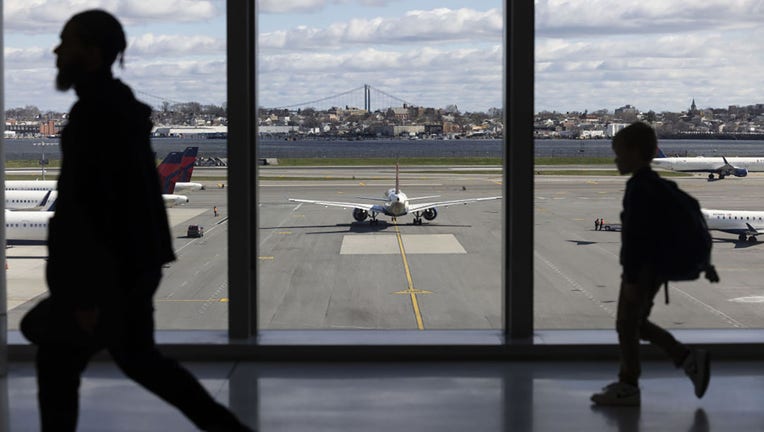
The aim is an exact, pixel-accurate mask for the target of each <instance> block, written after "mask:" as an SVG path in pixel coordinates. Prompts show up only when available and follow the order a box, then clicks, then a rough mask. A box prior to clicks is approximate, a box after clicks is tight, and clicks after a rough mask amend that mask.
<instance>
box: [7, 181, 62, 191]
mask: <svg viewBox="0 0 764 432" xmlns="http://www.w3.org/2000/svg"><path fill="white" fill-rule="evenodd" d="M57 185H58V180H6V181H5V190H6V191H12V190H17V191H21V190H25V191H49V190H55V189H56V186H57Z"/></svg>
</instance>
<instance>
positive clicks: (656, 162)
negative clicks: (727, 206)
mask: <svg viewBox="0 0 764 432" xmlns="http://www.w3.org/2000/svg"><path fill="white" fill-rule="evenodd" d="M726 159H727V162H728V163H729V164H730V165H733V166H734V167H735V168H742V169H745V170H746V171H751V172H757V171H764V158H761V157H728V158H726ZM652 165H653V166H654V167H659V168H665V169H670V170H672V171H681V172H709V173H713V172H717V171H718V169H719V167H721V166H723V165H725V163H724V159H723V158H721V157H703V156H697V157H665V158H655V159H653V162H652Z"/></svg>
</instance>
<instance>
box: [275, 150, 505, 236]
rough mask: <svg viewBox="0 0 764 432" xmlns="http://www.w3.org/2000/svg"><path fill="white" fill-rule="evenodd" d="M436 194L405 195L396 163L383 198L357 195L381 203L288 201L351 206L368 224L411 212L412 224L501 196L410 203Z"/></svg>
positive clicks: (356, 217)
mask: <svg viewBox="0 0 764 432" xmlns="http://www.w3.org/2000/svg"><path fill="white" fill-rule="evenodd" d="M438 196H439V195H433V196H423V197H416V198H409V197H408V196H406V194H405V193H403V192H402V191H401V189H400V177H399V167H398V164H395V187H394V188H391V189H388V190H387V191H386V192H385V194H384V198H367V197H357V198H360V199H367V200H373V201H382V204H371V203H349V202H338V201H321V200H307V199H297V198H289V201H293V202H300V203H307V204H318V205H322V206H325V207H342V208H352V209H353V218H354V219H355V220H357V221H358V222H363V221H365V220H366V218H368V217H370V218H371V219H370V220H369V223H370V224H376V223H377V215H378V214H383V215H386V216H391V217H392V218H393V220H396V218H397V217H399V216H405V215H407V214H409V213H411V214H413V215H414V225H421V224H422V218H425V219H427V220H428V221H431V220H433V219H435V218H436V217H437V216H438V209H437V208H438V207H449V206H453V205H457V204H464V205H466V204H470V203H474V202H479V201H489V200H497V199H501V198H502V197H500V196H492V197H485V198H466V199H459V200H451V201H437V202H429V203H422V204H413V203H411V201H414V200H421V199H427V198H437V197H438Z"/></svg>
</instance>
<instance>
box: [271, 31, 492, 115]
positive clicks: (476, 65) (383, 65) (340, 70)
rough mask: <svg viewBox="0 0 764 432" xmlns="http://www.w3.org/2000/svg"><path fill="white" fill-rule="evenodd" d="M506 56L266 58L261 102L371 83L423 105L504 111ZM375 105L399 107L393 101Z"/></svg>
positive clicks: (486, 52) (472, 52)
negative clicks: (503, 78) (502, 104)
mask: <svg viewBox="0 0 764 432" xmlns="http://www.w3.org/2000/svg"><path fill="white" fill-rule="evenodd" d="M502 55H503V51H502V48H501V46H500V45H496V46H491V47H487V48H451V49H435V48H431V47H415V48H411V49H409V50H406V51H391V50H380V49H377V48H366V49H362V50H358V51H353V52H344V53H338V54H329V53H322V52H315V53H285V54H270V55H262V56H260V57H259V58H258V80H259V83H260V89H259V91H258V98H259V101H258V103H259V104H260V105H262V106H268V107H277V106H286V105H290V104H297V103H303V102H308V101H311V100H317V99H321V98H324V97H330V96H332V95H338V94H340V93H344V92H346V91H348V90H350V89H353V88H356V87H360V86H362V85H363V84H364V83H368V84H371V85H372V86H375V87H377V88H380V89H382V90H383V91H385V92H388V93H389V94H390V95H394V96H395V97H397V98H400V99H403V100H406V101H407V102H409V103H412V104H415V105H419V106H427V107H445V105H447V104H450V103H454V104H457V105H458V106H459V107H460V108H462V109H464V110H471V111H484V110H486V109H488V108H491V107H498V106H501V98H502V95H503V92H502V87H501V86H502V61H501V59H502ZM285 71H288V73H285ZM377 101H378V102H379V103H383V104H384V103H387V104H392V105H388V106H400V102H399V101H397V100H396V99H394V98H388V99H387V100H385V98H384V97H382V98H381V99H377ZM327 103H328V104H330V105H331V104H335V105H338V106H339V105H346V104H352V105H355V106H363V100H361V101H351V102H349V103H342V98H339V97H338V98H331V99H330V100H329V101H328V102H327ZM318 108H320V107H318ZM372 108H373V109H377V108H379V106H377V105H375V104H373V105H372Z"/></svg>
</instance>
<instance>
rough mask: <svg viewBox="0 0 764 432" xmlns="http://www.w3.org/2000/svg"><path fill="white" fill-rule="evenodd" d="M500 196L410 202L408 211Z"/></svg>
mask: <svg viewBox="0 0 764 432" xmlns="http://www.w3.org/2000/svg"><path fill="white" fill-rule="evenodd" d="M501 198H502V197H500V196H492V197H484V198H467V199H460V200H451V201H438V202H431V203H422V204H411V205H409V212H418V211H423V210H427V209H429V208H433V207H449V206H453V205H457V204H464V205H467V204H470V203H474V202H479V201H490V200H497V199H501Z"/></svg>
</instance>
